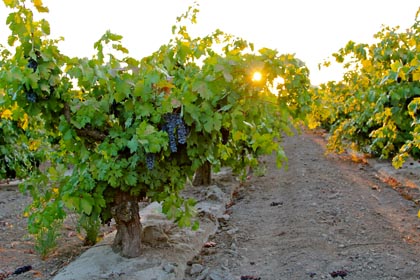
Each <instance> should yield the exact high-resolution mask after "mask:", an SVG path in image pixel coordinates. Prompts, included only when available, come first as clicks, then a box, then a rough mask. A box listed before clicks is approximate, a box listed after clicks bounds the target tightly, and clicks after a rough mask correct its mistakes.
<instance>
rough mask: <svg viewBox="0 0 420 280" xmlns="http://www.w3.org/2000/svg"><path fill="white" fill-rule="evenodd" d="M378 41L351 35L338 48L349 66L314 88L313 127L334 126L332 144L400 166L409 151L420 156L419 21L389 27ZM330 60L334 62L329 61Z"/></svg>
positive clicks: (338, 58)
mask: <svg viewBox="0 0 420 280" xmlns="http://www.w3.org/2000/svg"><path fill="white" fill-rule="evenodd" d="M375 38H376V39H377V43H374V44H371V45H367V44H356V43H355V42H352V41H350V42H349V43H348V44H347V45H346V46H345V47H344V48H342V49H340V50H339V51H338V52H337V53H335V54H333V56H334V58H335V60H336V61H337V62H338V63H343V64H344V67H345V68H347V72H346V73H345V75H344V76H343V80H342V81H340V82H329V83H327V84H324V85H321V86H320V87H318V88H315V89H313V91H312V100H313V103H312V106H313V108H312V112H311V120H310V124H311V126H312V127H316V126H319V125H321V126H323V127H325V128H327V129H330V132H331V137H330V141H329V143H330V147H331V148H332V149H335V150H343V149H344V148H345V147H347V146H349V145H352V146H353V147H356V148H358V149H360V150H362V151H365V152H368V153H371V154H373V155H375V156H379V157H382V158H393V163H394V166H395V167H400V166H401V165H402V164H403V162H404V159H405V158H406V157H407V156H413V157H415V158H419V156H420V154H419V151H420V150H419V147H420V146H418V143H419V142H418V135H417V131H418V125H417V123H416V120H417V119H416V113H415V112H416V110H417V103H418V101H417V99H418V98H419V97H420V68H419V66H420V63H419V61H420V57H419V48H420V41H419V40H420V39H419V38H420V27H419V21H418V19H417V20H416V21H415V23H414V24H413V26H412V27H411V28H410V29H408V30H406V31H403V32H401V31H399V30H398V28H390V27H384V28H383V29H382V30H381V31H380V32H378V33H377V34H376V35H375ZM327 64H329V62H327Z"/></svg>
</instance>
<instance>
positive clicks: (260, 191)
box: [185, 134, 420, 280]
mask: <svg viewBox="0 0 420 280" xmlns="http://www.w3.org/2000/svg"><path fill="white" fill-rule="evenodd" d="M323 142H324V141H323V138H322V137H320V136H317V135H313V134H303V135H299V136H295V137H292V138H286V139H285V142H284V145H285V149H286V153H287V155H288V157H289V168H288V170H287V171H285V170H284V169H281V170H279V169H277V168H276V167H275V163H274V161H273V158H272V157H268V158H267V159H266V161H267V172H266V175H265V176H263V177H255V178H252V179H251V180H250V181H249V183H248V184H247V186H244V187H243V188H241V189H240V191H239V193H238V194H237V195H236V199H235V205H233V206H232V207H231V208H230V217H229V219H228V220H227V221H225V222H223V221H222V227H221V229H220V230H219V233H218V234H217V235H216V236H215V237H214V238H213V239H212V240H211V241H212V242H214V243H209V244H207V248H203V250H202V252H201V255H200V256H197V257H196V258H195V259H194V260H192V261H191V267H190V269H189V271H187V275H189V276H186V277H185V279H188V280H189V279H212V280H219V279H229V280H230V279H244V280H246V279H261V280H277V279H285V280H288V279H333V278H337V279H341V278H344V279H369V280H374V279H381V280H386V279H420V262H419V260H420V243H419V240H420V220H419V219H418V218H417V211H418V209H417V206H416V205H415V203H414V202H412V201H408V200H406V199H404V198H403V197H401V196H400V195H399V194H398V193H397V192H396V191H394V190H393V189H392V188H390V187H389V186H388V185H386V184H385V183H382V182H381V181H380V180H379V179H378V178H377V176H375V171H374V170H373V169H372V168H371V167H369V166H367V165H364V164H362V163H355V162H352V161H350V160H346V158H345V157H344V158H343V157H339V156H336V155H335V156H325V155H324V147H323V144H322V143H323ZM213 245H214V246H213ZM340 277H341V278H340Z"/></svg>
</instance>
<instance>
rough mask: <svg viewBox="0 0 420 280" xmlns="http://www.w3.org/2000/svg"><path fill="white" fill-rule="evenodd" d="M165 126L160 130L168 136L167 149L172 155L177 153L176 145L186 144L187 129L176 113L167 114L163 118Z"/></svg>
mask: <svg viewBox="0 0 420 280" xmlns="http://www.w3.org/2000/svg"><path fill="white" fill-rule="evenodd" d="M164 120H165V124H164V125H163V127H162V129H163V131H165V132H166V133H168V136H169V148H170V149H171V152H172V153H176V152H177V151H178V144H181V145H183V144H185V143H187V134H188V129H187V127H186V125H185V122H184V120H183V119H182V117H181V116H180V115H179V114H177V113H169V114H166V115H165V116H164Z"/></svg>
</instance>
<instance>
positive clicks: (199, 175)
mask: <svg viewBox="0 0 420 280" xmlns="http://www.w3.org/2000/svg"><path fill="white" fill-rule="evenodd" d="M192 184H193V186H209V185H210V184H211V164H210V162H208V161H206V162H205V163H204V164H203V165H202V166H200V167H199V168H198V169H197V170H196V171H195V174H194V178H193V181H192Z"/></svg>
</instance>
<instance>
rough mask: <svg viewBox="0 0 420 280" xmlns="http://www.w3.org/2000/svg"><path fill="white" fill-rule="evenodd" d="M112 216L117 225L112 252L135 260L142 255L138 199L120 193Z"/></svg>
mask: <svg viewBox="0 0 420 280" xmlns="http://www.w3.org/2000/svg"><path fill="white" fill-rule="evenodd" d="M111 214H112V217H113V218H114V220H115V222H116V224H117V234H116V236H115V239H114V243H113V245H112V250H113V251H114V252H116V253H119V254H120V255H121V256H123V257H127V258H135V257H138V256H140V253H141V248H140V246H141V231H142V226H141V223H140V214H139V204H138V198H137V197H134V196H132V195H130V194H129V193H127V192H122V191H118V192H117V193H116V195H115V197H114V203H113V206H112V208H111Z"/></svg>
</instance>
